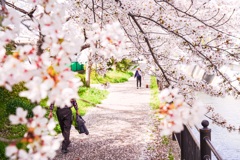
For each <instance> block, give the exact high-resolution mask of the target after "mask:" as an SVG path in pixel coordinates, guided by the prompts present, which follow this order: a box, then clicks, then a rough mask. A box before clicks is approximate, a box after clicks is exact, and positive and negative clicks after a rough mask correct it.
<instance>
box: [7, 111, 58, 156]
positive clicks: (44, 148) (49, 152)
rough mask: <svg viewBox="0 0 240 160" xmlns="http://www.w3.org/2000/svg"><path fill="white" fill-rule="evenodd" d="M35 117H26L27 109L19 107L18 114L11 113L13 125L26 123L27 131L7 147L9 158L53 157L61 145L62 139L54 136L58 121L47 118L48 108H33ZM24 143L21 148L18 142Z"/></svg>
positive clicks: (10, 117)
mask: <svg viewBox="0 0 240 160" xmlns="http://www.w3.org/2000/svg"><path fill="white" fill-rule="evenodd" d="M32 112H33V114H34V115H33V117H32V118H28V119H27V118H26V116H27V111H25V110H23V109H22V108H17V110H16V115H10V116H9V119H10V122H11V123H12V124H13V125H18V124H22V125H26V126H27V132H26V133H25V135H24V137H23V138H22V139H21V140H20V141H19V142H16V143H13V144H9V145H8V146H7V147H6V156H7V157H8V158H9V159H21V160H28V159H36V160H43V159H46V160H47V159H53V158H54V157H55V155H56V151H57V150H58V148H59V147H60V142H61V139H58V138H54V136H53V135H55V134H56V133H55V131H54V128H55V126H56V123H55V121H54V119H50V120H48V119H47V118H45V117H44V116H45V113H46V110H45V109H43V108H42V107H41V106H36V107H35V108H34V109H33V110H32ZM20 143H21V144H22V145H18V146H22V148H19V147H17V146H16V144H20Z"/></svg>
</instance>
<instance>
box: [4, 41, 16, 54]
mask: <svg viewBox="0 0 240 160" xmlns="http://www.w3.org/2000/svg"><path fill="white" fill-rule="evenodd" d="M5 49H6V54H7V55H11V54H13V50H15V49H16V46H15V44H14V42H13V41H11V42H10V43H8V44H7V45H6V46H5Z"/></svg>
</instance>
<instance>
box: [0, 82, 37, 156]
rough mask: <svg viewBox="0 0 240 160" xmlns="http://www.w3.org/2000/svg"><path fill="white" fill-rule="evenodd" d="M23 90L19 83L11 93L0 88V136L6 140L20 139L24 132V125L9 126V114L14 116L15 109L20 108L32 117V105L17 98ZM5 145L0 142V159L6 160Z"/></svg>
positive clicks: (33, 105)
mask: <svg viewBox="0 0 240 160" xmlns="http://www.w3.org/2000/svg"><path fill="white" fill-rule="evenodd" d="M23 90H25V88H24V84H23V83H20V84H17V85H14V86H13V91H12V92H10V91H8V90H6V89H5V88H3V87H0V136H1V137H3V138H7V139H15V138H20V137H22V136H23V135H24V133H25V132H26V127H25V126H24V125H11V124H10V122H9V120H8V117H9V115H10V114H15V112H16V108H17V107H22V108H23V109H24V110H27V111H28V117H31V116H32V108H33V107H35V104H32V103H31V102H30V101H29V100H28V99H27V98H24V97H19V96H18V94H19V92H20V91H23ZM6 145H7V144H5V143H2V142H0V157H1V158H2V159H6V158H5V157H4V155H5V147H6Z"/></svg>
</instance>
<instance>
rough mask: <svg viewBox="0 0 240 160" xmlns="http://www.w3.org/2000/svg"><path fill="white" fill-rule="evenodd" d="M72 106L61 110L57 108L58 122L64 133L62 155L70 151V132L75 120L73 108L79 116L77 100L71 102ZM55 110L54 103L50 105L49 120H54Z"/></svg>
mask: <svg viewBox="0 0 240 160" xmlns="http://www.w3.org/2000/svg"><path fill="white" fill-rule="evenodd" d="M71 104H72V105H71V106H65V107H64V108H60V107H57V111H56V113H57V118H58V122H59V125H60V127H61V131H62V135H63V138H64V140H63V142H62V153H67V152H68V150H67V148H68V145H69V144H70V139H69V137H70V130H71V126H72V120H73V116H72V110H71V107H72V106H74V108H75V110H76V114H77V115H78V105H77V102H76V100H75V99H72V100H71ZM53 108H54V103H52V104H51V105H50V113H49V116H48V118H52V111H53Z"/></svg>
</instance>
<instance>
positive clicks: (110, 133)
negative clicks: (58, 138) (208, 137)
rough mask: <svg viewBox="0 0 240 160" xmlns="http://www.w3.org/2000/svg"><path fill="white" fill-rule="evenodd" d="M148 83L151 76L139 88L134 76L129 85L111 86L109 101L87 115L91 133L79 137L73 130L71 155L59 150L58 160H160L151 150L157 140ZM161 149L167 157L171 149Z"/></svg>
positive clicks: (92, 109) (70, 147)
mask: <svg viewBox="0 0 240 160" xmlns="http://www.w3.org/2000/svg"><path fill="white" fill-rule="evenodd" d="M146 84H150V78H149V77H145V79H144V80H143V83H142V88H140V89H137V88H136V80H135V79H134V78H133V77H132V78H130V79H129V81H128V82H126V83H121V84H111V86H110V88H109V89H108V90H109V92H110V93H109V95H108V98H107V99H106V100H104V101H103V102H102V104H100V105H98V107H93V108H91V109H89V110H88V112H87V114H86V115H85V116H84V119H85V121H86V126H87V128H88V130H89V132H90V134H89V135H85V134H79V133H78V132H77V131H76V130H75V128H74V127H72V130H71V142H72V143H71V144H70V146H69V152H68V153H67V154H62V153H61V152H60V151H58V153H57V156H56V157H55V160H150V159H151V160H155V159H159V158H153V157H157V156H156V155H157V154H156V153H153V152H156V149H152V151H153V152H152V151H151V149H149V148H150V147H153V146H150V144H152V143H153V140H154V136H153V135H152V130H153V128H154V123H153V120H152V118H151V117H152V116H151V115H152V111H151V109H150V107H149V102H150V88H146ZM79 107H81V106H79ZM160 150H161V151H164V150H166V151H164V152H166V153H164V155H161V156H165V158H166V156H167V155H168V150H167V149H164V148H162V149H160ZM160 150H159V151H160ZM150 151H151V152H150ZM159 151H158V152H159ZM161 151H160V152H161ZM160 159H162V158H160Z"/></svg>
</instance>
